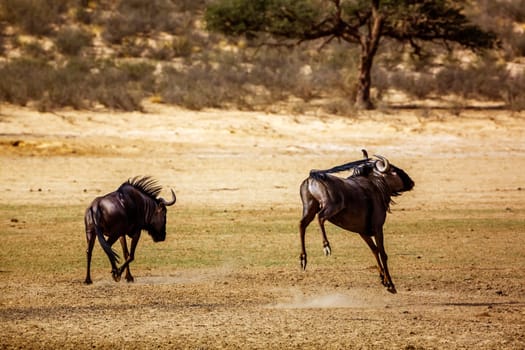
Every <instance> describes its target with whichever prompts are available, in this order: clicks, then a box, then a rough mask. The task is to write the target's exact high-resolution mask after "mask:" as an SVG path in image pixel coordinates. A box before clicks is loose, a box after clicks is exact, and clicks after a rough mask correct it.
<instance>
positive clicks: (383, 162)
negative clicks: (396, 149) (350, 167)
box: [374, 154, 390, 173]
mask: <svg viewBox="0 0 525 350" xmlns="http://www.w3.org/2000/svg"><path fill="white" fill-rule="evenodd" d="M374 157H376V158H378V159H379V161H377V162H376V169H377V170H378V171H379V172H380V173H385V172H386V171H388V169H390V162H389V161H388V159H386V158H385V157H383V156H380V155H377V154H374Z"/></svg>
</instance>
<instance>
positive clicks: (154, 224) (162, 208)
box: [146, 190, 177, 242]
mask: <svg viewBox="0 0 525 350" xmlns="http://www.w3.org/2000/svg"><path fill="white" fill-rule="evenodd" d="M171 195H172V197H173V198H172V200H171V201H169V202H168V201H166V200H165V199H164V198H159V199H157V206H156V207H155V211H154V213H153V215H152V216H151V218H150V220H149V223H148V225H147V227H146V230H147V231H148V233H149V235H150V236H151V238H152V239H153V241H154V242H162V241H164V240H165V239H166V213H167V208H166V207H169V206H170V205H173V204H175V201H176V200H177V197H176V196H175V192H174V191H173V190H171Z"/></svg>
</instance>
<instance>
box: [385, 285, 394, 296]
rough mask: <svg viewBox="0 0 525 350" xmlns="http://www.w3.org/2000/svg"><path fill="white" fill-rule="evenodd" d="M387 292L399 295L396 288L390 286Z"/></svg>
mask: <svg viewBox="0 0 525 350" xmlns="http://www.w3.org/2000/svg"><path fill="white" fill-rule="evenodd" d="M386 290H387V291H389V292H390V293H392V294H396V293H397V290H396V287H394V286H389V287H388V288H387V289H386Z"/></svg>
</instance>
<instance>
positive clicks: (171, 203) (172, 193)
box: [160, 188, 177, 207]
mask: <svg viewBox="0 0 525 350" xmlns="http://www.w3.org/2000/svg"><path fill="white" fill-rule="evenodd" d="M171 195H172V196H173V199H172V200H171V201H169V202H167V201H166V200H165V199H164V198H161V199H160V200H161V202H162V203H164V205H165V206H167V207H169V206H170V205H173V204H175V202H176V201H177V196H175V191H173V188H172V189H171Z"/></svg>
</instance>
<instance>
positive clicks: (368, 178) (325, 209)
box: [299, 150, 414, 293]
mask: <svg viewBox="0 0 525 350" xmlns="http://www.w3.org/2000/svg"><path fill="white" fill-rule="evenodd" d="M363 153H364V155H365V159H363V160H359V161H356V162H351V163H348V164H345V165H343V166H339V167H335V168H332V169H329V170H326V171H315V170H312V171H311V172H310V176H309V177H308V178H307V179H306V180H304V181H303V183H302V184H301V188H300V191H301V200H302V202H303V217H302V219H301V222H300V225H299V229H300V235H301V256H300V259H301V267H302V269H303V270H305V269H306V261H307V260H306V248H305V242H304V240H305V233H306V227H307V226H308V225H309V224H310V222H312V220H313V219H314V218H315V215H316V214H317V217H318V220H319V226H320V227H321V232H322V235H323V246H324V252H325V254H326V255H330V254H331V249H330V243H329V242H328V239H327V237H326V231H325V227H324V224H325V221H326V220H328V221H329V222H331V223H333V224H335V225H337V226H339V227H341V228H343V229H345V230H348V231H353V232H357V233H358V234H359V235H360V236H361V237H362V238H363V239H364V240H365V242H366V243H367V244H368V246H369V247H370V249H371V250H372V253H373V254H374V256H375V258H376V261H377V265H378V269H379V276H380V278H381V282H382V283H383V285H384V286H385V287H387V289H388V291H389V292H392V293H396V288H395V287H394V283H393V282H392V279H391V278H390V273H389V272H388V265H387V255H386V252H385V247H384V245H383V224H384V223H385V219H386V213H387V212H388V211H389V208H390V202H391V201H392V197H393V196H397V195H400V194H401V192H405V191H410V190H411V189H412V188H413V187H414V181H412V179H411V178H410V177H409V176H408V175H407V174H406V173H405V172H404V171H403V170H402V169H399V168H398V167H396V166H394V165H392V164H390V162H389V161H388V160H387V159H386V158H384V157H382V156H375V158H376V159H372V158H368V155H367V153H366V151H364V150H363ZM349 169H353V171H354V172H353V175H351V176H350V177H348V178H341V177H338V176H335V175H331V174H329V173H330V172H338V171H342V170H349ZM374 240H375V242H374Z"/></svg>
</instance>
